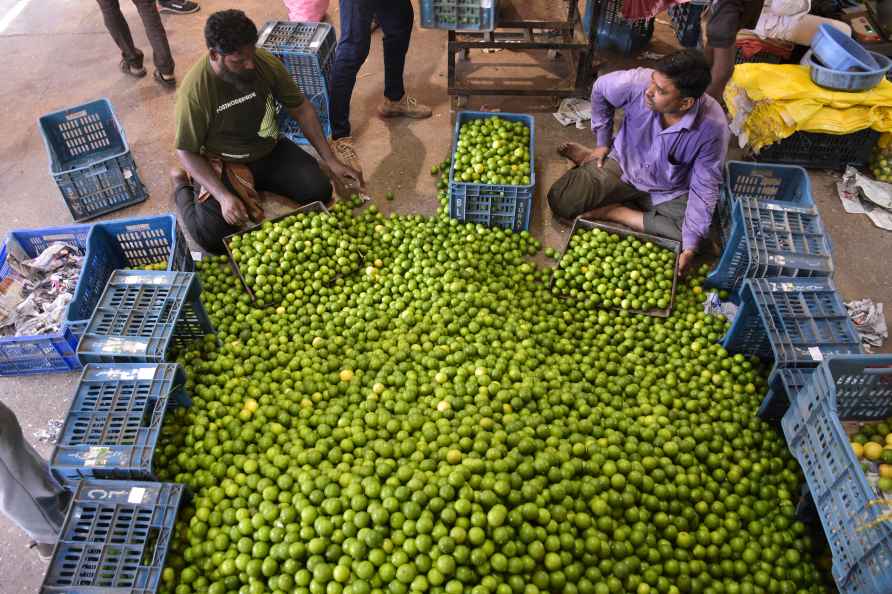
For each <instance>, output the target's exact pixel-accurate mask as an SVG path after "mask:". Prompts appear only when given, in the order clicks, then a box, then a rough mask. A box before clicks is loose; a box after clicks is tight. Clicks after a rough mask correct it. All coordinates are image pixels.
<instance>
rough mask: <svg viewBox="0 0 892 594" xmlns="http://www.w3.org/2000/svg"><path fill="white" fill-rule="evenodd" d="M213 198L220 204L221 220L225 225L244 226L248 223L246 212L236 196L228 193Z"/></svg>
mask: <svg viewBox="0 0 892 594" xmlns="http://www.w3.org/2000/svg"><path fill="white" fill-rule="evenodd" d="M214 198H216V200H217V202H219V203H220V210H222V211H223V219H224V220H225V221H226V222H227V223H229V224H230V225H244V224H245V223H246V222H248V211H247V210H246V209H245V205H244V204H243V203H242V201H241V199H240V198H239V197H238V196H236V195H235V194H232V193H231V192H230V193H226V194H223V195H222V196H220V197H217V196H214Z"/></svg>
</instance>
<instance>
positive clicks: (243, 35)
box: [204, 10, 257, 54]
mask: <svg viewBox="0 0 892 594" xmlns="http://www.w3.org/2000/svg"><path fill="white" fill-rule="evenodd" d="M204 41H205V43H207V46H208V49H212V50H216V51H218V52H220V53H221V54H231V53H233V52H237V51H238V50H240V49H241V48H243V47H245V46H246V45H254V44H255V43H257V26H256V25H254V21H252V20H251V19H249V18H248V15H246V14H245V13H244V12H242V11H241V10H221V11H219V12H215V13H214V14H212V15H211V16H209V17H208V21H207V23H205V25H204Z"/></svg>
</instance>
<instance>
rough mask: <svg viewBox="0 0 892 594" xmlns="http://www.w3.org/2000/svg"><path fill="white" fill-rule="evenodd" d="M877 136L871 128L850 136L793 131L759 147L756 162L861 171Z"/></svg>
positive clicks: (867, 160)
mask: <svg viewBox="0 0 892 594" xmlns="http://www.w3.org/2000/svg"><path fill="white" fill-rule="evenodd" d="M879 137H880V133H879V132H877V131H876V130H872V129H870V128H865V129H864V130H859V131H858V132H853V133H851V134H821V133H818V132H795V133H794V134H792V135H791V136H788V137H787V138H784V139H783V140H780V141H778V142H775V143H774V144H771V145H768V146H766V147H764V148H762V150H761V151H759V153H757V154H756V155H755V159H756V160H757V161H762V162H769V163H785V164H788V165H800V166H802V167H810V168H815V169H835V170H838V171H843V170H844V169H845V168H846V166H847V165H852V166H853V167H857V168H859V169H863V168H864V167H866V166H867V164H868V163H870V156H871V154H873V148H874V146H876V143H877V140H878V139H879Z"/></svg>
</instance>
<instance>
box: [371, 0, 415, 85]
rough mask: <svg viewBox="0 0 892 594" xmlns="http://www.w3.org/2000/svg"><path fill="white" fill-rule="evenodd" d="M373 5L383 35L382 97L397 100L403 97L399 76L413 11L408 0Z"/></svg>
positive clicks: (381, 0) (403, 62) (388, 0)
mask: <svg viewBox="0 0 892 594" xmlns="http://www.w3.org/2000/svg"><path fill="white" fill-rule="evenodd" d="M374 5H375V15H376V16H377V17H378V23H380V25H381V31H383V33H384V96H385V97H387V98H388V99H390V100H391V101H399V100H400V99H402V98H403V95H405V94H406V88H405V86H404V85H403V74H404V72H405V69H406V53H407V52H408V51H409V42H410V41H411V39H412V28H413V26H414V25H415V12H414V11H413V9H412V2H410V0H377V1H376V2H375V3H374Z"/></svg>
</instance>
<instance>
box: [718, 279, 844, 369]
mask: <svg viewBox="0 0 892 594" xmlns="http://www.w3.org/2000/svg"><path fill="white" fill-rule="evenodd" d="M739 299H740V308H739V309H738V310H737V315H736V316H735V318H734V321H733V322H732V324H731V328H730V329H729V330H728V333H727V334H726V335H725V337H724V339H723V340H722V346H724V347H725V348H726V349H727V350H729V351H731V352H734V353H743V354H746V355H756V356H758V357H760V358H762V359H763V360H773V361H774V362H775V364H776V365H777V366H778V367H814V366H815V365H817V364H818V363H820V362H821V361H822V360H823V359H824V358H826V357H829V356H830V355H836V354H860V353H861V338H860V337H859V336H858V332H857V331H856V330H855V326H854V324H852V321H851V320H849V317H848V314H847V312H846V308H845V305H843V303H842V299H841V298H840V296H839V293H837V292H836V287H835V286H834V285H833V281H831V280H830V279H829V278H785V277H780V278H768V279H761V278H759V279H746V280H745V281H744V282H743V285H742V287H741V288H740V293H739Z"/></svg>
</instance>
